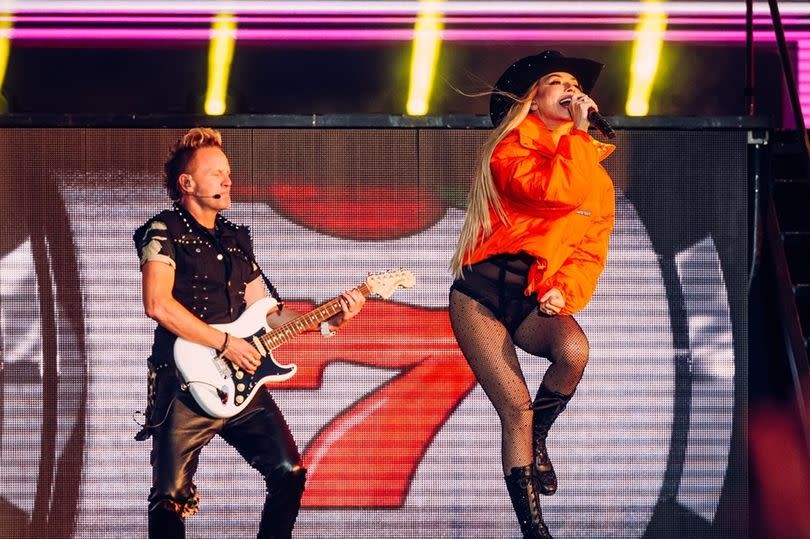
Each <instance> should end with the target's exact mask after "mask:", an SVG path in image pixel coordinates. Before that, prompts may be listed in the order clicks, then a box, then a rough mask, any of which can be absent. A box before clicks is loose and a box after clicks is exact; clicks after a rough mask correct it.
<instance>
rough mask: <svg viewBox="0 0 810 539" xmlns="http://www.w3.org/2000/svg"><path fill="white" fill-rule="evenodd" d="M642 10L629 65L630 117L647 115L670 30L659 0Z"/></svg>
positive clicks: (645, 4)
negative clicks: (667, 32)
mask: <svg viewBox="0 0 810 539" xmlns="http://www.w3.org/2000/svg"><path fill="white" fill-rule="evenodd" d="M643 9H644V11H643V12H642V13H641V14H640V15H639V21H638V26H636V39H635V41H634V43H633V59H632V61H631V64H630V89H629V93H628V96H627V105H626V106H625V111H626V113H627V115H628V116H646V115H647V113H648V112H649V110H650V94H651V93H652V85H653V82H654V81H655V73H656V71H657V70H658V61H659V59H660V57H661V45H662V43H663V42H664V32H666V29H667V14H666V11H664V9H663V6H661V4H660V3H659V2H658V1H657V0H647V1H645V2H644V7H643Z"/></svg>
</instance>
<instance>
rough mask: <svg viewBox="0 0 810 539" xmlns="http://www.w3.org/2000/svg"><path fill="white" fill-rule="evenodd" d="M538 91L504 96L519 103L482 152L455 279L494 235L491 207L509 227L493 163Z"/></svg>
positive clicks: (456, 255)
mask: <svg viewBox="0 0 810 539" xmlns="http://www.w3.org/2000/svg"><path fill="white" fill-rule="evenodd" d="M536 88H537V84H536V83H535V84H533V85H532V87H531V88H530V89H529V91H528V92H526V95H525V96H523V97H522V98H520V97H517V96H515V95H512V94H508V93H505V92H504V93H503V95H505V96H507V97H509V98H510V99H513V100H514V101H515V103H514V104H513V105H512V106H511V107H510V109H509V112H508V113H507V114H506V116H505V117H504V119H503V121H501V123H500V124H498V125H497V126H496V127H495V129H493V130H492V132H491V133H490V135H489V137H488V138H487V140H486V142H484V146H483V148H482V149H481V157H480V159H479V161H478V166H477V167H476V170H475V177H474V178H473V183H472V186H471V187H470V192H469V194H468V195H467V216H466V217H465V219H464V226H462V227H461V234H459V237H458V244H456V252H455V253H454V254H453V258H452V259H451V261H450V270H451V271H452V272H453V275H454V276H455V277H459V276H460V275H461V269H462V267H463V266H464V261H465V259H466V258H467V255H468V254H469V253H470V252H471V251H472V250H473V249H474V248H475V247H476V245H477V244H478V243H479V242H480V241H481V240H483V239H484V238H486V237H487V236H489V235H490V234H491V233H492V219H491V217H490V208H492V209H493V210H495V213H496V215H497V216H498V218H499V219H500V220H501V222H503V223H504V224H507V225H508V224H509V218H508V217H507V215H506V212H505V211H504V209H503V204H501V198H500V196H499V195H498V191H497V190H496V189H495V181H494V180H493V179H492V169H491V168H490V160H491V159H492V154H493V153H494V152H495V147H496V146H498V143H499V142H501V141H502V140H503V139H504V137H506V135H508V134H509V133H510V132H511V131H512V130H513V129H515V128H516V127H517V126H519V125H520V123H521V122H522V121H523V120H525V119H526V116H528V115H529V110H530V109H531V104H532V99H533V98H534V95H535V93H536Z"/></svg>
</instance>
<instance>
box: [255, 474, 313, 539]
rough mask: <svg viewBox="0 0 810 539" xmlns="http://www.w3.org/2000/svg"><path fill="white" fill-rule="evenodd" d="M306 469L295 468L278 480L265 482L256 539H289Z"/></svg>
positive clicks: (298, 505) (299, 506)
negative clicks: (265, 487)
mask: <svg viewBox="0 0 810 539" xmlns="http://www.w3.org/2000/svg"><path fill="white" fill-rule="evenodd" d="M306 474H307V470H306V468H302V467H300V466H297V467H296V468H294V469H293V470H291V471H289V472H284V475H283V476H282V477H279V478H274V479H272V480H268V481H267V497H266V498H265V500H264V509H262V520H261V522H260V523H259V533H258V535H257V536H256V537H257V539H290V538H291V537H292V531H293V526H295V519H296V518H298V510H299V509H300V508H301V496H303V494H304V483H305V482H306Z"/></svg>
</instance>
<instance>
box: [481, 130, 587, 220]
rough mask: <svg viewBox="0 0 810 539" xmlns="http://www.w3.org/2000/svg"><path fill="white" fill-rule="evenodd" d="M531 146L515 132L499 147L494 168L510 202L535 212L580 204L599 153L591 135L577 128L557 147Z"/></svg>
mask: <svg viewBox="0 0 810 539" xmlns="http://www.w3.org/2000/svg"><path fill="white" fill-rule="evenodd" d="M547 152H548V150H547V149H545V148H530V147H528V146H527V145H526V144H524V143H522V142H521V140H520V136H519V135H518V134H517V133H515V132H513V133H512V134H510V135H509V136H508V137H507V138H505V139H504V140H503V141H502V142H501V144H500V145H499V146H498V147H497V148H496V150H495V152H494V154H493V157H492V160H491V161H490V168H491V170H492V176H493V179H494V181H495V185H496V186H497V188H498V191H499V193H500V195H501V196H502V197H504V198H505V199H506V200H507V201H508V203H509V205H511V206H512V207H514V208H515V209H518V210H519V211H521V212H524V213H528V214H535V213H537V212H541V211H548V210H563V211H567V210H570V209H571V208H575V207H578V206H579V205H580V204H581V203H582V201H583V200H584V199H585V196H586V194H587V192H588V189H589V188H590V181H589V180H590V175H591V173H592V172H593V169H594V167H597V166H599V155H598V152H597V150H596V148H595V147H594V145H593V144H592V143H591V138H590V135H588V134H587V133H586V132H584V131H580V130H577V129H574V130H572V132H571V133H570V134H567V135H563V136H562V137H560V141H559V143H558V145H557V150H556V152H554V153H553V154H549V153H547Z"/></svg>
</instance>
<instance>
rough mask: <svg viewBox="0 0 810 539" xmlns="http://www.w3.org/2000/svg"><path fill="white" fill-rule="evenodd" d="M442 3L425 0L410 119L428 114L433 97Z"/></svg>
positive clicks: (413, 68) (410, 90)
mask: <svg viewBox="0 0 810 539" xmlns="http://www.w3.org/2000/svg"><path fill="white" fill-rule="evenodd" d="M441 4H442V0H422V1H420V2H419V5H420V11H419V15H418V17H417V19H416V24H415V26H414V32H413V34H414V35H413V52H412V56H411V77H410V86H409V88H408V101H407V103H406V105H405V110H406V111H407V113H408V114H409V115H411V116H424V115H425V114H427V112H428V104H429V103H430V94H431V92H432V91H433V79H434V76H435V73H436V64H437V63H438V61H439V49H440V47H441V42H442V30H443V29H444V15H443V13H442V11H441Z"/></svg>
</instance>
